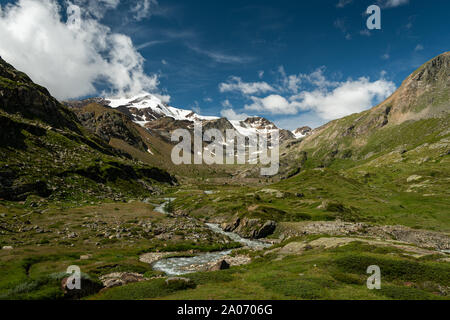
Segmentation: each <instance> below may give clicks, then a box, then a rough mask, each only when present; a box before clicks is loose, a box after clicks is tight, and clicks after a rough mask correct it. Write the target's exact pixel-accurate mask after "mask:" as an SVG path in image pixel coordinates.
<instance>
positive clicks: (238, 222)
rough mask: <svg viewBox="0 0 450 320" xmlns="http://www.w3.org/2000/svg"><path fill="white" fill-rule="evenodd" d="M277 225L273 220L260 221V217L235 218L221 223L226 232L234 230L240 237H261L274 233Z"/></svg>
mask: <svg viewBox="0 0 450 320" xmlns="http://www.w3.org/2000/svg"><path fill="white" fill-rule="evenodd" d="M276 227H277V223H276V222H275V221H262V220H260V219H248V218H243V219H240V218H236V219H235V220H234V221H232V222H231V223H224V224H222V229H223V230H224V231H226V232H235V233H237V234H238V235H240V236H241V237H244V238H251V239H262V238H265V237H268V236H270V235H271V234H273V233H274V231H275V229H276Z"/></svg>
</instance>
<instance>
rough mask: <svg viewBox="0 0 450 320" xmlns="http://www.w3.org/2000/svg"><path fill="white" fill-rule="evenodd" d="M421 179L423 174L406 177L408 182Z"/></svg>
mask: <svg viewBox="0 0 450 320" xmlns="http://www.w3.org/2000/svg"><path fill="white" fill-rule="evenodd" d="M420 179H422V176H418V175H412V176H410V177H409V178H408V179H406V182H408V183H410V182H415V181H419V180H420Z"/></svg>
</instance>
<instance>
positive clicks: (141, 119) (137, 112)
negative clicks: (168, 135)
mask: <svg viewBox="0 0 450 320" xmlns="http://www.w3.org/2000/svg"><path fill="white" fill-rule="evenodd" d="M106 101H107V103H108V105H109V106H110V107H111V108H115V109H119V110H120V111H122V112H123V111H127V112H126V113H129V115H130V116H131V117H132V119H133V121H135V122H136V123H138V124H140V125H141V126H144V125H145V124H146V123H147V122H149V121H153V120H156V119H160V118H163V117H171V118H174V119H175V120H188V121H203V120H215V119H219V118H218V117H206V116H201V115H198V114H196V113H195V112H193V111H192V110H183V109H178V108H174V107H171V106H169V105H168V104H166V103H165V102H163V100H162V98H161V97H159V96H157V95H154V94H150V93H142V94H140V95H137V96H134V97H131V98H107V99H106Z"/></svg>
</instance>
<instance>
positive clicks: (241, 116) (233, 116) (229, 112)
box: [220, 108, 249, 121]
mask: <svg viewBox="0 0 450 320" xmlns="http://www.w3.org/2000/svg"><path fill="white" fill-rule="evenodd" d="M220 115H221V116H222V117H225V118H227V119H228V120H239V121H241V120H245V119H247V118H248V117H249V116H248V114H246V113H236V111H234V110H233V109H231V108H230V109H224V110H222V111H221V112H220Z"/></svg>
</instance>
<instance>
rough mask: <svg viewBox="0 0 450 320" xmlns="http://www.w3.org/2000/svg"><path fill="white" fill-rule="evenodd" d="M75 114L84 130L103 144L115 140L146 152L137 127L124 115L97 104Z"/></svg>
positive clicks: (145, 146)
mask: <svg viewBox="0 0 450 320" xmlns="http://www.w3.org/2000/svg"><path fill="white" fill-rule="evenodd" d="M76 114H77V116H78V119H79V120H80V122H81V123H82V124H83V126H84V127H85V128H87V129H89V130H90V131H91V132H93V133H95V134H96V135H97V136H99V137H100V138H101V139H102V140H104V141H105V142H107V143H109V142H110V140H111V139H112V138H115V139H119V140H123V141H125V142H126V143H127V144H129V145H131V146H133V147H135V148H137V149H139V150H141V151H143V152H147V149H148V147H147V145H146V144H145V143H144V141H143V140H142V138H141V136H140V134H139V132H138V131H137V128H136V126H137V125H136V124H134V123H133V122H132V121H131V119H129V118H128V116H126V115H125V114H123V113H121V112H119V111H116V110H113V109H111V108H109V107H104V106H102V105H99V104H90V105H87V106H85V107H83V108H82V109H78V110H76Z"/></svg>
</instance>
